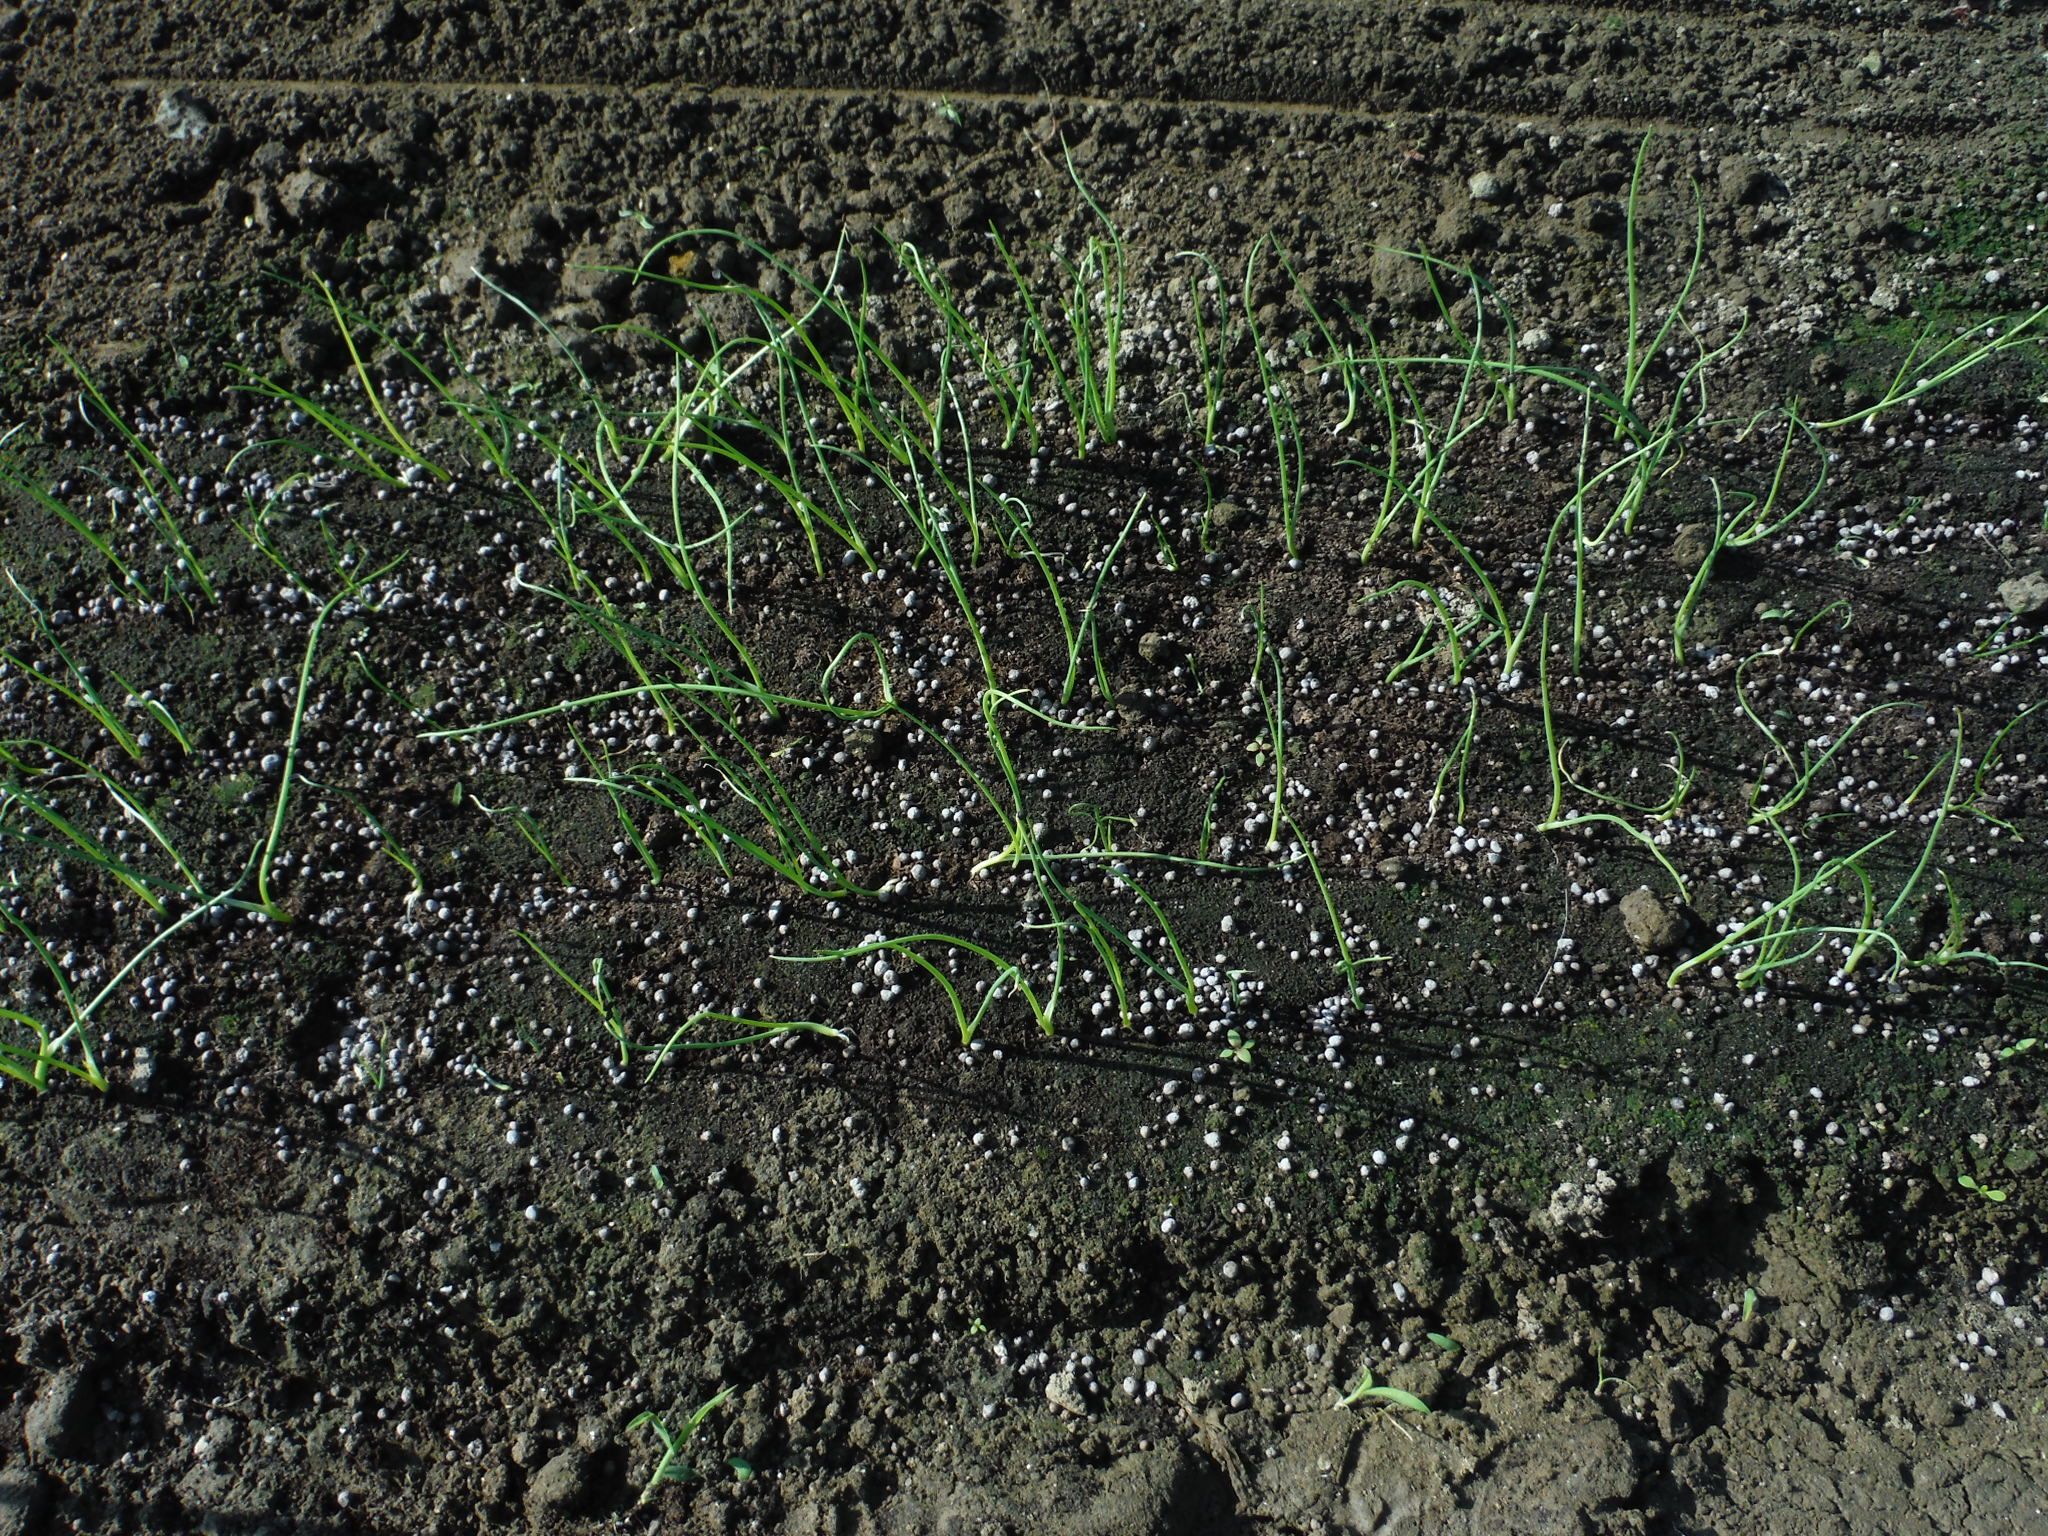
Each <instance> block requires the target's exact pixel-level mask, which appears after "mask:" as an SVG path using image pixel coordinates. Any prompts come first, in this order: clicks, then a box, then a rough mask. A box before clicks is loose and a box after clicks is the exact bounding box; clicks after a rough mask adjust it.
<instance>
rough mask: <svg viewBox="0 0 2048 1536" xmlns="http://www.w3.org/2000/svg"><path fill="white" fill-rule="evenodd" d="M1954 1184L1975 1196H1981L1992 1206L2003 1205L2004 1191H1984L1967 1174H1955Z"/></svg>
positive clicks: (1982, 1187)
mask: <svg viewBox="0 0 2048 1536" xmlns="http://www.w3.org/2000/svg"><path fill="white" fill-rule="evenodd" d="M1956 1182H1957V1183H1958V1184H1960V1185H1962V1187H1963V1188H1964V1189H1967V1190H1970V1191H1971V1192H1973V1193H1975V1194H1979V1195H1982V1196H1983V1197H1984V1198H1985V1199H1986V1200H1989V1201H1990V1202H1991V1203H1992V1204H1993V1205H2003V1204H2005V1199H2006V1192H2005V1191H2004V1190H2002V1189H1986V1188H1985V1187H1984V1186H1983V1185H1982V1184H1979V1183H1978V1182H1977V1181H1976V1180H1975V1179H1973V1178H1971V1177H1970V1176H1969V1175H1968V1174H1967V1173H1961V1174H1957V1175H1956Z"/></svg>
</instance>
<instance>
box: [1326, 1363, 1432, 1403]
mask: <svg viewBox="0 0 2048 1536" xmlns="http://www.w3.org/2000/svg"><path fill="white" fill-rule="evenodd" d="M1367 1398H1374V1399H1377V1400H1378V1401H1380V1402H1383V1403H1388V1404H1391V1405H1392V1406H1394V1407H1396V1408H1406V1409H1407V1410H1408V1411H1409V1412H1410V1413H1428V1412H1430V1411H1431V1410H1430V1406H1429V1404H1427V1403H1425V1402H1424V1401H1423V1400H1422V1399H1421V1398H1419V1397H1417V1396H1416V1395H1415V1394H1414V1393H1413V1392H1407V1391H1403V1390H1402V1389H1401V1388H1400V1387H1383V1386H1381V1385H1380V1384H1379V1383H1378V1382H1376V1381H1374V1380H1373V1376H1372V1372H1371V1371H1370V1370H1368V1371H1367V1372H1366V1373H1365V1374H1364V1376H1362V1377H1360V1378H1359V1382H1358V1385H1357V1386H1355V1387H1353V1388H1352V1389H1351V1391H1350V1393H1349V1394H1348V1395H1346V1396H1344V1397H1342V1398H1340V1399H1338V1401H1337V1406H1338V1407H1339V1408H1349V1407H1352V1406H1353V1405H1354V1404H1357V1403H1361V1402H1364V1401H1365V1400H1366V1399H1367Z"/></svg>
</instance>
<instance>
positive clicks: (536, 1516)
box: [526, 1446, 591, 1528]
mask: <svg viewBox="0 0 2048 1536" xmlns="http://www.w3.org/2000/svg"><path fill="white" fill-rule="evenodd" d="M590 1470H591V1457H590V1453H589V1452H588V1451H586V1450H583V1449H582V1448H581V1447H579V1446H571V1447H570V1448H569V1449H568V1450H566V1451H562V1452H560V1453H558V1454H557V1455H556V1456H554V1457H553V1458H552V1459H551V1460H550V1461H549V1462H548V1463H547V1465H546V1466H544V1467H542V1468H541V1469H540V1471H538V1472H536V1473H535V1474H534V1475H533V1481H532V1482H531V1483H528V1484H527V1485H526V1518H527V1519H528V1520H529V1521H530V1522H532V1524H533V1525H534V1526H535V1527H536V1528H540V1527H543V1526H545V1525H547V1524H548V1523H549V1522H550V1521H552V1520H558V1519H560V1518H561V1517H562V1516H564V1515H570V1514H574V1513H575V1512H576V1511H577V1510H578V1509H580V1508H581V1507H582V1505H583V1501H584V1499H585V1498H587V1497H588V1496H589V1493H590Z"/></svg>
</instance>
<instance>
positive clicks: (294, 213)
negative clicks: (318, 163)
mask: <svg viewBox="0 0 2048 1536" xmlns="http://www.w3.org/2000/svg"><path fill="white" fill-rule="evenodd" d="M277 201H278V204H279V206H281V207H282V208H283V209H284V211H285V214H286V216H287V217H289V218H291V219H292V220H294V221H295V222H297V223H300V224H317V223H319V222H320V220H322V219H324V218H326V217H327V215H328V214H330V213H332V212H334V210H335V209H336V208H337V207H339V206H340V204H341V188H340V187H338V186H336V185H335V184H334V183H333V182H331V181H329V180H328V179H327V178H326V177H325V176H322V175H321V174H320V173H319V172H318V171H293V172H292V173H291V175H289V176H287V177H285V179H284V180H283V181H281V182H279V183H278V188H277Z"/></svg>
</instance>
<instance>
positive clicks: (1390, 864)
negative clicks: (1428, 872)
mask: <svg viewBox="0 0 2048 1536" xmlns="http://www.w3.org/2000/svg"><path fill="white" fill-rule="evenodd" d="M1373 870H1374V872H1375V873H1377V874H1378V875H1379V877H1380V878H1381V879H1382V880H1413V879H1414V878H1415V876H1416V874H1417V873H1418V871H1419V866H1418V865H1417V864H1416V862H1415V861H1414V860H1413V859H1404V858H1402V857H1400V855H1398V854H1396V855H1395V856H1394V857H1393V858H1390V859H1381V860H1380V861H1379V863H1377V864H1375V865H1373Z"/></svg>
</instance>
